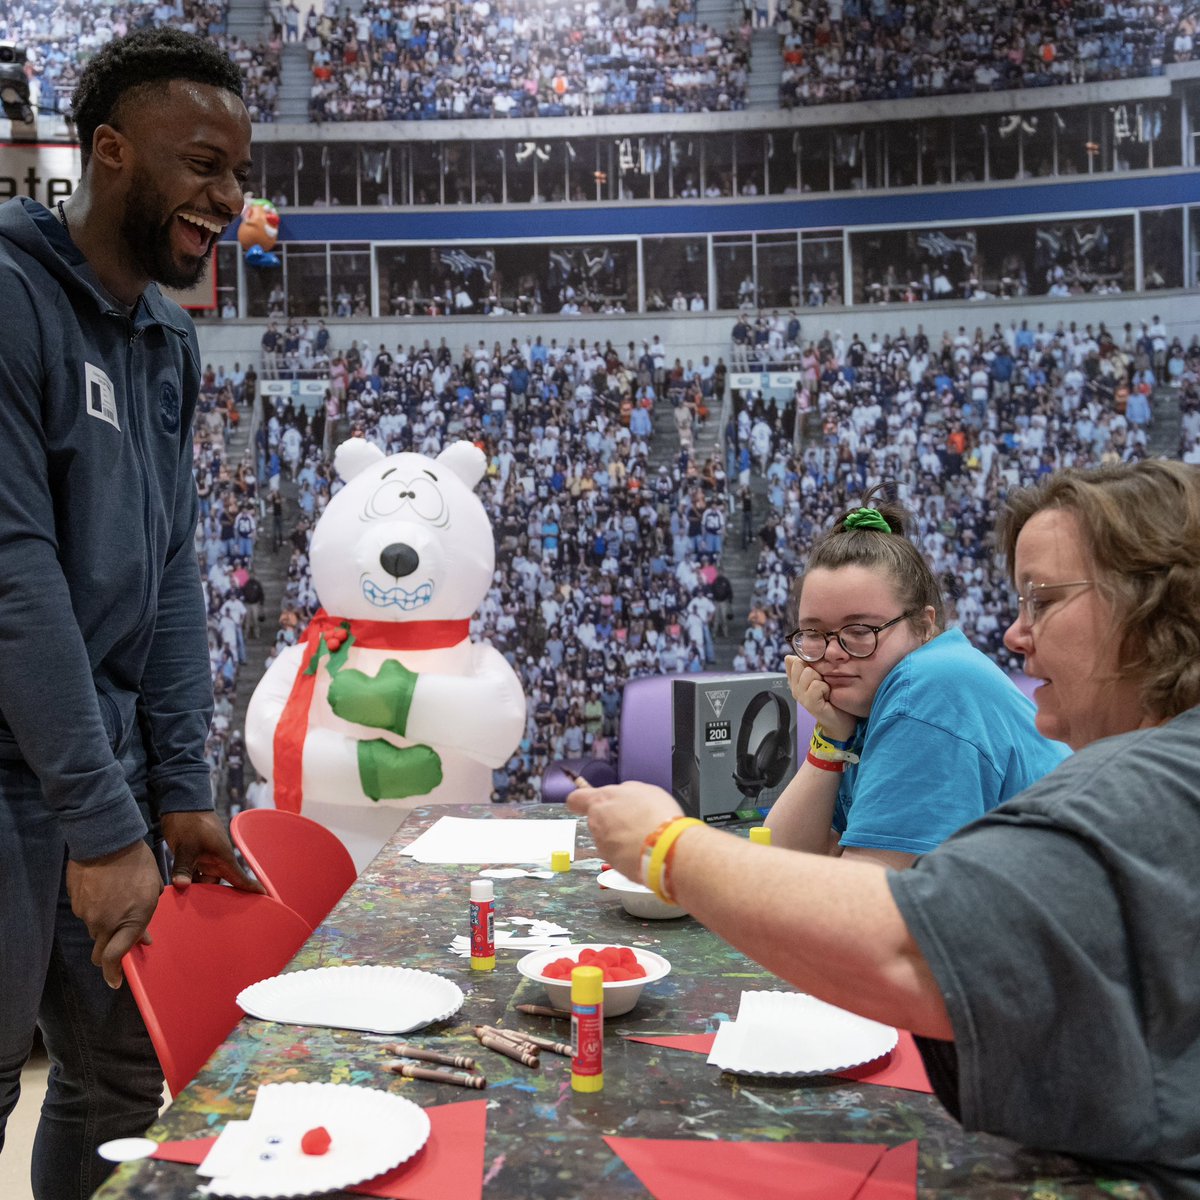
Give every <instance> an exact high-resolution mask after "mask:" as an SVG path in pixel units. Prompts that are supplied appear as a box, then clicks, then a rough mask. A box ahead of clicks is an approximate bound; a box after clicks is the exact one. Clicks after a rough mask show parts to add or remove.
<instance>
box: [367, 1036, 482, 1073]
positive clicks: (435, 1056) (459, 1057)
mask: <svg viewBox="0 0 1200 1200" xmlns="http://www.w3.org/2000/svg"><path fill="white" fill-rule="evenodd" d="M384 1050H385V1051H386V1052H387V1053H388V1054H399V1055H400V1056H401V1057H402V1058H415V1059H418V1060H419V1061H420V1062H431V1063H441V1065H442V1066H443V1067H462V1068H464V1069H465V1070H468V1071H473V1070H475V1068H476V1066H477V1065H478V1064H477V1063H476V1061H475V1060H474V1059H473V1058H467V1057H466V1055H464V1054H443V1053H442V1052H441V1051H440V1050H426V1049H425V1048H424V1047H423V1046H410V1045H409V1044H408V1042H396V1043H395V1044H394V1045H391V1046H384Z"/></svg>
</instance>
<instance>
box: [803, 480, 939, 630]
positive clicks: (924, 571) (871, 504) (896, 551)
mask: <svg viewBox="0 0 1200 1200" xmlns="http://www.w3.org/2000/svg"><path fill="white" fill-rule="evenodd" d="M888 488H889V485H888V484H886V483H881V484H878V485H876V486H875V487H873V488H871V490H870V491H869V492H867V493H866V494H865V495H864V496H863V498H862V502H861V505H856V506H855V507H854V508H850V509H847V510H846V511H845V512H844V513H842V515H841V516H840V517H838V518H837V520H836V521H834V523H833V525H832V526H830V528H829V529H827V530H826V531H825V532H824V533H823V534H822V535H821V536H820V537H819V538H818V539H817V541H816V543H815V544H814V545H813V548H812V553H811V554H809V556H808V562H807V563H806V564H805V568H804V574H803V575H801V576H800V578H799V579H797V580H796V582H795V584H794V585H793V588H792V599H793V601H794V605H795V606H798V605H799V601H800V597H801V594H802V593H803V590H804V580H805V578H806V577H807V575H808V574H809V572H811V571H815V570H817V569H822V570H826V571H836V570H838V568H840V567H866V568H867V569H868V570H872V571H880V572H882V573H884V574H886V575H887V576H888V577H889V578H890V579H891V581H892V583H893V585H894V586H895V588H896V598H897V600H899V602H900V603H901V604H902V605H903V606H904V609H905V611H906V612H910V613H911V614H912V615H911V616H910V617H909V623H910V624H911V625H912V627H913V629H914V630H915V631H917V632H918V633H920V632H922V631H924V630H925V628H926V625H925V622H924V619H923V618H924V612H925V609H926V608H932V609H933V611H934V618H933V623H934V626H935V628H936V629H938V630H941V629H942V628H943V626H944V625H945V623H946V611H945V604H944V603H943V600H942V589H941V586H940V585H939V584H938V581H937V577H936V576H935V575H934V573H933V571H932V569H931V568H930V566H929V563H927V562H926V561H925V556H924V555H923V554H922V553H921V552H920V550H918V549H917V547H916V546H915V545H914V544H913V542H912V541H910V540H909V535H908V531H909V529H910V527H911V525H912V517H911V516H910V514H909V512H908V510H907V509H906V508H905V507H904V505H903V504H900V503H899V502H898V501H896V500H890V499H888V496H887V493H888ZM861 508H871V509H873V510H874V511H875V512H877V513H878V514H879V516H881V517H882V518H883V519H884V521H886V522H887V525H888V530H889V532H885V531H884V530H882V529H872V528H870V527H869V526H868V527H863V526H857V527H856V526H854V525H847V524H846V519H847V518H848V517H851V516H853V515H854V514H855V513H857V512H859V511H860V509H861Z"/></svg>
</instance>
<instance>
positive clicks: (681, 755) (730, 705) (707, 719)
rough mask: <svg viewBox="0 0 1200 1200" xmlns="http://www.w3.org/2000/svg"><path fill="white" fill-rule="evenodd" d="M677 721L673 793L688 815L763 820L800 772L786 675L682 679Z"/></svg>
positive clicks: (675, 691)
mask: <svg viewBox="0 0 1200 1200" xmlns="http://www.w3.org/2000/svg"><path fill="white" fill-rule="evenodd" d="M672 718H673V724H674V730H675V734H674V741H673V744H672V751H671V790H672V792H673V793H674V796H675V799H676V800H677V801H678V802H679V803H680V805H681V806H682V807H683V809H684V811H685V812H686V813H687V814H688V815H689V816H693V817H699V818H700V819H701V820H704V821H710V822H716V821H732V820H736V819H739V818H740V819H743V820H745V819H751V820H753V819H756V818H758V817H761V816H762V815H764V814H765V813H766V811H767V810H768V809H769V808H770V807H771V805H772V804H774V803H775V801H776V800H777V799H778V798H779V794H780V792H782V791H783V789H784V788H785V787H786V786H787V783H788V781H789V780H790V779H791V777H792V775H793V774H795V771H796V764H797V761H798V756H797V752H796V702H795V700H794V699H793V698H792V692H791V689H790V688H789V687H788V682H787V676H786V675H784V674H781V673H779V672H767V671H763V672H760V673H758V674H751V675H703V676H700V675H697V676H693V677H688V678H682V679H676V680H674V681H673V684H672Z"/></svg>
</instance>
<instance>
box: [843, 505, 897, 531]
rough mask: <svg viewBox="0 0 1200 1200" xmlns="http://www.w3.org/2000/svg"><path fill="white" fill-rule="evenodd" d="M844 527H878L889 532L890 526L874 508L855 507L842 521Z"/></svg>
mask: <svg viewBox="0 0 1200 1200" xmlns="http://www.w3.org/2000/svg"><path fill="white" fill-rule="evenodd" d="M842 526H843V528H845V529H878V530H881V531H882V532H883V533H891V532H892V527H891V526H890V525H889V524H888V523H887V521H886V520H884V517H883V514H882V513H880V511H879V510H878V509H876V508H856V509H855V510H854V511H853V512H852V513H851V514H850V515H849V516H848V517H847V518H846V519H845V520H844V521H843V522H842Z"/></svg>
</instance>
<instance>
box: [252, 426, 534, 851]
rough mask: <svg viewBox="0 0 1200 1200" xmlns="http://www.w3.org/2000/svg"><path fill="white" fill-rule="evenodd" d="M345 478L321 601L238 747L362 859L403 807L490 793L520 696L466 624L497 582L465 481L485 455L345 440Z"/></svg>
mask: <svg viewBox="0 0 1200 1200" xmlns="http://www.w3.org/2000/svg"><path fill="white" fill-rule="evenodd" d="M334 465H335V467H336V469H337V471H338V473H339V474H340V475H341V476H342V478H343V479H345V480H346V481H347V482H346V486H345V487H343V488H342V489H341V491H339V492H338V493H337V494H336V495H335V496H334V497H333V498H332V500H330V502H329V504H328V506H327V507H326V509H325V511H324V513H323V514H322V515H321V519H320V520H319V521H318V522H317V526H316V529H315V530H314V531H313V537H312V546H311V553H310V561H311V564H312V574H313V584H314V586H315V588H316V592H317V595H318V597H319V598H320V601H321V604H322V608H321V609H320V610H319V611H318V612H317V614H316V615H315V616H314V618H313V620H312V621H311V622H310V624H309V626H308V629H307V631H306V633H305V635H304V637H303V639H302V641H301V642H300V643H299V644H297V645H295V646H289V647H288V648H287V649H286V650H285V651H284V652H283V653H282V654H280V655H279V656H278V657H277V658H276V659H275V661H274V662H273V663H272V664H271V667H270V669H269V670H268V671H267V673H266V675H264V676H263V678H262V680H261V681H260V683H259V685H258V687H257V689H256V690H255V692H254V695H253V696H252V697H251V700H250V707H249V711H248V712H247V714H246V746H247V750H248V751H249V754H250V758H251V761H252V762H253V763H254V766H255V768H256V769H257V770H258V772H259V774H261V775H263V776H264V777H266V778H267V779H269V780H270V781H271V784H272V790H273V793H274V801H275V806H276V807H277V808H281V809H287V810H290V811H292V812H299V811H301V810H302V811H303V812H304V815H305V816H308V817H312V818H313V819H314V820H317V821H319V822H321V823H322V824H323V825H326V826H327V827H329V828H330V829H332V830H333V831H334V832H335V833H336V834H337V835H338V836H339V837H340V838H341V839H342V841H343V842H345V843H346V846H347V848H348V849H349V850H350V853H351V855H352V856H353V858H354V860H355V863H356V864H357V865H358V866H359V867H362V866H363V865H365V863H366V862H368V861H370V859H371V858H372V857H373V856H374V854H375V853H376V852H377V851H378V850H379V848H380V846H382V845H383V843H384V842H385V841H386V840H387V839H388V837H390V836H391V834H392V833H393V832H394V831H395V830H396V828H397V827H398V826H399V824H400V821H401V819H402V818H403V815H404V811H406V810H407V809H408V808H410V807H411V803H408V804H404V805H403V808H401V807H399V802H403V801H411V800H412V799H413V798H419V799H420V800H421V801H429V802H431V803H439V802H440V803H486V802H487V801H488V798H489V797H490V795H491V788H492V769H493V768H495V767H499V766H501V765H502V764H503V763H504V762H506V761H507V760H508V758H509V756H510V755H511V754H512V753H513V751H514V750H515V749H516V747H517V744H518V742H519V741H520V739H521V735H522V734H523V732H524V729H525V696H524V693H523V692H522V690H521V684H520V681H519V680H518V678H517V675H516V673H515V672H514V671H513V669H512V667H510V666H509V664H508V663H507V662H506V661H505V659H504V658H503V657H502V656H501V654H500V653H499V652H498V651H497V650H496V649H495V648H494V647H493V646H491V645H488V644H487V643H484V642H473V641H471V639H470V638H469V636H468V633H469V627H470V618H471V615H472V614H473V613H474V612H475V610H476V609H477V608H478V607H479V605H480V604H481V603H482V601H483V599H484V597H485V596H486V594H487V591H488V588H489V587H490V586H491V582H492V572H493V569H494V567H495V544H494V541H493V537H492V528H491V524H490V522H489V521H488V517H487V514H486V512H485V511H484V508H483V505H482V504H481V503H480V501H479V499H478V497H477V496H476V495H475V494H474V491H473V488H474V487H475V485H476V484H477V483H478V482H479V481H480V479H482V478H483V473H484V469H485V465H486V460H485V458H484V455H483V452H482V451H481V450H480V449H479V448H478V447H477V446H474V445H472V444H471V443H470V442H454V443H451V444H450V445H448V446H447V447H446V449H445V450H443V451H442V453H441V454H440V455H438V457H437V458H436V459H431V458H427V457H425V456H424V455H421V454H393V455H391V456H390V457H385V455H384V454H383V452H382V451H381V450H379V449H378V448H377V447H376V446H374V445H373V444H371V443H370V442H367V441H364V440H363V439H361V438H352V439H351V440H350V441H348V442H344V443H343V444H342V445H341V446H339V447H338V450H337V453H336V455H335V457H334Z"/></svg>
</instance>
